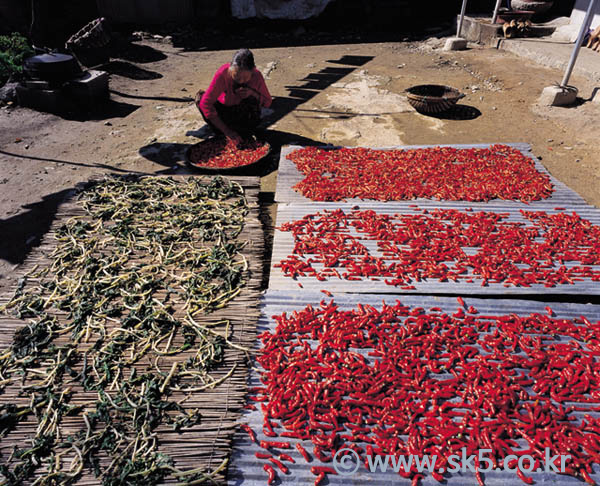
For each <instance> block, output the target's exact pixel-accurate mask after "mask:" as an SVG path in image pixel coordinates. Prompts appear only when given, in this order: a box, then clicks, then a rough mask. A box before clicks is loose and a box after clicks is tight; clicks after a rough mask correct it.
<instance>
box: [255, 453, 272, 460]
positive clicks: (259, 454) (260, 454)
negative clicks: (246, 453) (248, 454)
mask: <svg viewBox="0 0 600 486" xmlns="http://www.w3.org/2000/svg"><path fill="white" fill-rule="evenodd" d="M254 455H255V456H256V458H257V459H269V458H270V457H273V456H272V455H271V454H267V453H266V452H255V453H254Z"/></svg>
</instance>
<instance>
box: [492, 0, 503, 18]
mask: <svg viewBox="0 0 600 486" xmlns="http://www.w3.org/2000/svg"><path fill="white" fill-rule="evenodd" d="M501 3H502V0H496V6H495V7H494V14H493V15H492V24H495V23H496V19H497V18H498V10H500V4H501Z"/></svg>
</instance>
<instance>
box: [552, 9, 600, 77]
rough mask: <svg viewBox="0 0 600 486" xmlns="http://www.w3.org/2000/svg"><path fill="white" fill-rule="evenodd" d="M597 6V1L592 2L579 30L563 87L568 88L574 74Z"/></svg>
mask: <svg viewBox="0 0 600 486" xmlns="http://www.w3.org/2000/svg"><path fill="white" fill-rule="evenodd" d="M595 5H596V0H590V5H589V7H588V9H587V12H586V14H585V18H584V19H583V23H582V24H581V29H580V30H579V36H578V37H577V42H575V47H574V48H573V52H572V53H571V59H570V60H569V65H568V66H567V70H566V71H565V76H564V77H563V80H562V83H560V85H561V86H563V87H565V86H567V84H568V83H569V78H570V77H571V73H572V72H573V67H574V66H575V61H576V60H577V56H578V55H579V49H581V45H582V44H583V39H584V38H585V34H586V33H587V31H588V28H589V26H590V23H591V21H592V12H593V11H594V6H595Z"/></svg>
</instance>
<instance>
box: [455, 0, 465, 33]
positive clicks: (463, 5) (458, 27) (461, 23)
mask: <svg viewBox="0 0 600 486" xmlns="http://www.w3.org/2000/svg"><path fill="white" fill-rule="evenodd" d="M466 10H467V0H463V3H462V7H461V9H460V20H459V21H458V26H457V27H456V37H460V32H461V31H462V26H463V20H465V12H466Z"/></svg>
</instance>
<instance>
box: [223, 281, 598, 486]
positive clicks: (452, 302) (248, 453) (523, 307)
mask: <svg viewBox="0 0 600 486" xmlns="http://www.w3.org/2000/svg"><path fill="white" fill-rule="evenodd" d="M323 299H325V301H326V302H329V301H331V300H332V298H330V297H326V296H324V295H323V294H321V293H320V292H316V293H315V292H310V291H307V290H305V291H302V292H297V291H289V290H288V291H273V290H269V291H268V292H267V293H266V294H265V296H264V298H263V300H262V306H261V307H262V311H261V317H260V320H259V322H258V329H257V331H258V332H259V333H263V332H267V331H270V332H273V331H274V330H275V328H276V326H277V322H276V321H275V319H273V317H272V316H274V315H280V314H283V313H287V314H288V315H291V314H292V313H293V312H294V311H299V310H302V309H304V308H305V307H306V306H307V305H311V306H313V307H315V308H316V307H318V305H319V302H320V301H321V300H323ZM333 300H334V301H335V303H336V304H337V306H338V307H339V309H340V310H342V311H346V310H353V309H356V304H357V303H362V304H364V305H367V304H369V305H372V306H373V307H376V308H377V309H381V306H382V301H385V302H386V303H387V304H388V305H394V304H395V303H396V300H400V301H401V302H402V304H404V305H406V306H409V307H412V308H414V307H423V308H424V309H430V308H431V307H438V308H440V309H441V312H444V313H448V314H451V313H453V312H455V311H456V310H457V308H458V307H460V305H459V304H458V303H457V300H456V299H455V298H453V297H452V298H451V297H435V296H428V295H402V296H393V295H376V294H360V295H358V294H337V293H336V294H334V296H333ZM464 301H465V305H466V306H470V305H473V306H475V308H476V309H478V310H479V312H480V314H481V315H503V314H513V313H514V314H517V315H519V316H528V315H530V314H532V313H540V314H545V313H546V309H545V307H546V305H548V304H546V303H544V302H533V301H527V300H516V299H498V300H496V299H486V300H484V299H473V298H470V297H469V298H467V297H465V299H464ZM551 306H552V309H553V311H554V313H555V314H556V317H555V318H556V319H573V318H578V317H579V316H581V315H584V316H586V317H587V318H588V319H589V320H590V321H592V322H596V321H597V320H599V319H600V306H598V305H591V304H571V303H552V304H551ZM260 347H262V346H261V345H260V343H257V344H256V348H257V349H260ZM366 351H367V350H366V349H361V350H360V352H361V354H362V353H365V352H366ZM368 359H369V360H374V359H375V358H368ZM260 369H261V368H253V369H252V371H251V373H250V382H249V386H251V387H254V386H256V387H260V386H263V383H261V381H260V375H259V370H260ZM438 376H439V377H440V379H443V377H444V375H438ZM446 376H447V377H448V378H450V377H452V376H453V375H451V374H449V373H448V374H447V375H446ZM572 404H573V402H566V403H565V405H566V406H568V405H572ZM256 405H257V406H258V409H257V410H255V411H245V412H244V417H243V422H244V423H247V424H249V425H250V426H251V427H252V429H253V430H254V432H255V433H256V437H257V440H258V441H261V440H267V441H273V440H274V441H278V440H282V441H286V442H289V443H290V444H291V449H286V450H281V452H285V453H287V454H289V455H290V456H291V457H293V458H294V460H295V461H296V463H295V464H290V463H289V462H285V464H286V466H287V467H288V468H289V471H290V472H289V473H288V474H282V473H281V471H279V470H278V469H277V467H275V466H274V465H273V467H274V469H275V470H276V472H277V476H278V478H279V480H278V481H277V482H275V483H274V484H276V485H281V486H305V485H312V484H313V483H314V481H315V478H316V476H315V475H314V474H312V473H311V471H310V468H311V466H329V467H331V466H332V463H331V462H329V463H326V464H325V463H321V462H320V461H318V460H317V459H316V458H315V457H314V455H313V453H312V444H311V442H310V441H307V440H305V441H300V440H298V439H291V438H280V437H277V438H271V437H267V436H265V435H264V433H263V414H262V412H261V411H260V404H259V403H257V404H256ZM595 405H597V404H586V406H589V407H592V406H595ZM585 413H590V414H591V415H592V416H594V417H598V412H579V411H578V412H573V413H572V415H573V416H575V417H576V419H577V420H582V419H583V418H584V415H585ZM278 430H279V431H281V430H282V429H281V428H279V429H278ZM519 440H520V441H521V442H522V443H521V442H520V443H521V445H522V446H523V448H526V447H527V446H526V445H525V444H526V442H525V441H524V440H522V439H519ZM298 442H300V443H301V444H302V445H303V446H304V447H305V449H307V451H308V453H309V455H310V456H311V457H312V458H313V460H312V462H311V463H306V461H304V459H303V458H302V456H301V455H300V453H299V452H298V451H297V450H296V448H295V444H296V443H298ZM357 445H359V446H362V447H363V449H364V446H365V444H364V443H357ZM274 450H276V449H274ZM256 452H267V451H266V450H265V449H262V448H260V447H259V446H258V445H257V444H256V443H254V442H252V441H251V440H250V439H249V437H248V434H247V433H246V432H245V431H243V430H240V431H238V432H237V433H236V435H235V445H234V450H233V454H232V461H231V466H230V468H229V474H228V484H229V486H263V485H265V484H266V481H267V473H266V472H265V471H264V470H263V468H262V466H263V464H265V463H267V464H270V463H269V462H268V461H264V460H260V459H257V458H256V456H255V455H254V454H255V453H256ZM273 455H275V456H276V454H275V453H274V454H273ZM594 469H595V472H594V473H593V474H592V475H591V476H592V478H593V479H594V480H596V482H598V481H600V473H599V472H598V468H594ZM327 476H328V477H327V479H328V481H329V482H326V481H325V482H324V483H323V484H330V485H340V486H364V485H365V484H369V485H373V486H388V485H391V484H398V485H401V486H409V485H410V484H411V480H410V479H403V478H401V477H400V476H399V475H398V474H397V473H394V472H393V471H392V470H391V467H390V470H388V472H387V473H382V472H381V471H377V472H373V473H371V472H370V471H368V470H367V469H366V468H365V467H364V466H363V465H361V466H360V468H359V469H358V471H356V473H354V474H352V475H348V476H343V475H331V474H328V475H327ZM527 476H531V477H533V479H534V480H535V484H544V485H553V486H578V485H582V484H584V483H583V482H582V481H581V480H580V479H577V478H574V477H572V476H567V475H562V474H556V473H553V472H533V473H527ZM484 478H485V484H486V486H515V485H524V484H525V483H524V482H522V481H521V480H520V479H519V478H518V477H517V475H516V473H515V472H510V471H505V470H493V471H490V472H486V473H484ZM444 480H445V481H444V483H439V482H437V481H436V480H435V479H433V477H432V476H431V475H430V474H427V473H425V478H424V479H422V480H421V481H419V484H420V485H422V486H436V485H440V484H448V485H449V486H476V485H477V484H478V483H477V480H476V478H475V474H474V473H472V472H468V471H467V472H459V473H456V474H454V473H453V474H452V475H451V476H445V477H444Z"/></svg>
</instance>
